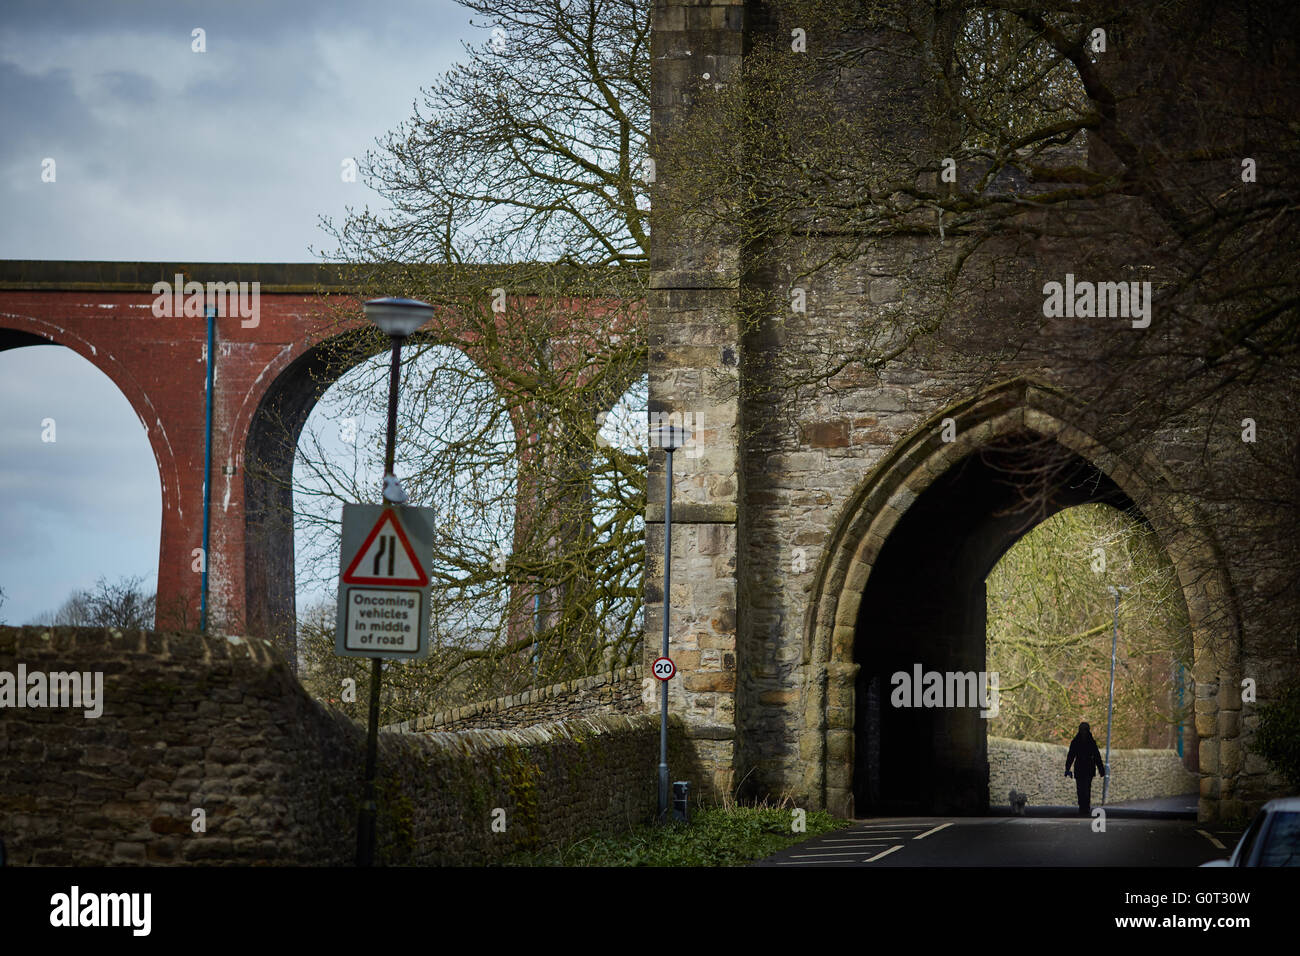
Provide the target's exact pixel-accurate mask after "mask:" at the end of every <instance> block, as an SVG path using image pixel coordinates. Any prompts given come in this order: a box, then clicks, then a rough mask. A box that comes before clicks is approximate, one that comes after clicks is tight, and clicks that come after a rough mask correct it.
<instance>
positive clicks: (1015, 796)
mask: <svg viewBox="0 0 1300 956" xmlns="http://www.w3.org/2000/svg"><path fill="white" fill-rule="evenodd" d="M1008 799H1009V800H1010V801H1011V812H1012V813H1014V814H1015V815H1016V816H1018V817H1023V816H1024V815H1025V803H1026V802H1027V801H1028V800H1029V795H1028V794H1025V793H1017V792H1016V791H1015V790H1014V789H1013V790H1012V791H1011V794H1010V796H1009V797H1008Z"/></svg>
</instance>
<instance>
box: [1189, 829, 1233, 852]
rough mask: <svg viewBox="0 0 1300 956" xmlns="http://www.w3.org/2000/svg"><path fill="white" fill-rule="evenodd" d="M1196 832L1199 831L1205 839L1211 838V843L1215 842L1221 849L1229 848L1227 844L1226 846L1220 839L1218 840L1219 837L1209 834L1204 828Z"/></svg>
mask: <svg viewBox="0 0 1300 956" xmlns="http://www.w3.org/2000/svg"><path fill="white" fill-rule="evenodd" d="M1196 832H1197V833H1199V834H1200V835H1201V836H1203V837H1205V839H1207V840H1209V841H1210V842H1211V843H1213V844H1214V845H1215V847H1217V848H1218V849H1220V850H1226V849H1227V847H1226V846H1224V845H1223V844H1222V843H1220V842H1219V840H1218V838H1217V837H1215V836H1212V835H1211V834H1209V833H1206V832H1205V831H1204V830H1197V831H1196Z"/></svg>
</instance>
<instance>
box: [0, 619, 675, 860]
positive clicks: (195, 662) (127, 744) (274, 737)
mask: <svg viewBox="0 0 1300 956" xmlns="http://www.w3.org/2000/svg"><path fill="white" fill-rule="evenodd" d="M19 664H22V665H25V668H26V671H27V673H28V674H32V673H34V672H37V671H41V672H46V673H48V672H60V671H61V672H68V671H74V670H75V671H81V672H95V671H98V672H101V673H102V675H103V694H102V708H103V710H102V714H101V715H100V716H98V717H87V716H86V715H85V712H84V710H83V709H82V708H74V707H40V708H22V709H18V708H15V707H13V706H11V703H12V702H11V701H5V698H4V697H3V696H0V701H5V702H4V706H3V709H0V837H2V838H3V840H4V842H5V847H6V850H7V852H8V857H9V860H10V861H11V862H12V863H16V864H53V865H70V864H88V865H104V864H113V863H122V864H151V863H152V864H207V865H212V864H225V865H232V864H233V865H250V864H272V865H334V866H342V865H351V863H352V862H353V859H354V853H355V846H356V837H355V834H356V821H357V808H358V801H359V796H360V782H361V776H362V766H363V759H364V740H365V728H364V726H363V725H362V724H360V723H358V722H356V721H354V720H352V719H350V718H348V717H346V716H345V715H343V714H342V713H341V712H339V711H337V710H335V709H333V708H331V707H328V706H326V705H323V704H321V703H319V702H318V701H316V700H314V699H312V698H311V697H310V696H309V695H308V694H307V693H306V691H304V690H303V688H302V687H301V685H300V684H298V682H297V680H296V679H295V678H294V676H293V674H292V672H291V671H290V669H289V667H288V665H287V664H286V662H285V660H284V659H283V658H282V657H281V656H280V655H279V654H278V653H277V652H276V651H274V650H273V649H272V648H271V646H270V645H269V644H267V643H266V642H264V641H262V640H260V639H247V638H238V637H231V638H225V637H204V636H201V635H193V634H175V633H168V634H162V633H151V632H140V631H134V632H121V631H116V630H103V629H93V628H54V629H47V628H41V627H26V628H10V627H2V628H0V695H2V694H3V693H4V689H5V687H6V685H7V686H8V687H9V688H10V691H12V687H13V683H14V680H13V677H12V676H10V677H8V678H6V675H16V674H17V673H18V667H19ZM670 759H671V761H672V769H673V774H674V777H675V778H676V779H696V780H698V779H700V775H699V771H698V769H696V768H695V765H694V764H693V757H692V756H691V755H689V754H688V753H687V752H686V751H685V749H684V748H683V747H682V746H681V734H680V725H677V724H675V725H674V727H673V732H672V734H671V736H670ZM657 764H658V720H657V719H656V717H655V716H653V715H650V714H645V715H640V716H631V717H629V716H624V715H617V714H616V715H610V716H607V717H582V718H577V719H573V720H568V721H564V722H560V723H550V724H540V725H537V726H534V727H530V728H527V729H522V730H513V731H504V730H466V731H459V732H453V733H381V734H380V738H379V767H380V771H379V777H378V789H379V795H380V813H379V821H378V842H379V853H378V858H379V860H380V861H381V862H384V863H387V864H390V865H391V864H412V865H463V864H481V863H485V862H490V861H494V860H500V859H502V858H504V857H505V856H507V855H509V854H510V853H513V852H515V851H516V850H520V849H525V848H533V847H542V846H548V845H558V844H563V843H565V842H568V841H571V840H573V839H577V838H579V837H581V836H583V835H586V834H588V833H591V832H594V831H598V830H611V829H618V828H623V827H626V826H627V825H629V824H635V823H640V822H644V821H648V820H649V819H650V818H651V817H652V816H653V812H654V805H655V799H656V773H657V769H656V768H657ZM496 808H500V809H502V810H504V812H505V817H504V819H505V824H506V826H505V830H504V832H499V833H498V832H493V830H492V821H493V811H494V809H496ZM196 811H202V813H201V818H202V820H203V824H204V826H203V827H202V828H200V829H199V830H197V831H196V828H197V827H198V820H199V818H200V814H197V813H196ZM497 816H498V818H499V816H500V815H499V814H498V815H497Z"/></svg>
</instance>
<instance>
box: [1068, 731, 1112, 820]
mask: <svg viewBox="0 0 1300 956" xmlns="http://www.w3.org/2000/svg"><path fill="white" fill-rule="evenodd" d="M1071 764H1073V765H1074V774H1073V776H1074V786H1075V789H1076V790H1078V792H1079V816H1081V817H1086V816H1089V815H1090V814H1091V813H1092V776H1093V768H1096V770H1097V772H1098V773H1100V774H1101V775H1102V776H1103V777H1104V776H1106V765H1105V764H1104V763H1102V760H1101V751H1100V750H1098V749H1097V741H1095V740H1093V739H1092V731H1091V730H1089V729H1088V725H1087V723H1082V724H1080V725H1079V732H1078V733H1077V734H1075V735H1074V739H1073V740H1071V741H1070V752H1069V754H1068V755H1067V756H1066V758H1065V775H1066V776H1067V777H1068V776H1070V775H1071V774H1070V765H1071Z"/></svg>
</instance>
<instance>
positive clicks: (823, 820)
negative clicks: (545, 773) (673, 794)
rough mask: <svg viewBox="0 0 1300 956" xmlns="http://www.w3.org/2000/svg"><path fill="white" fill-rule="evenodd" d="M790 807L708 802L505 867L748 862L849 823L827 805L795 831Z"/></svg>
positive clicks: (524, 856)
mask: <svg viewBox="0 0 1300 956" xmlns="http://www.w3.org/2000/svg"><path fill="white" fill-rule="evenodd" d="M795 819H796V817H795V814H794V811H793V809H792V808H782V807H771V806H755V807H731V808H723V807H710V808H707V809H699V810H694V811H692V813H691V822H690V823H689V824H686V823H670V824H667V825H665V826H653V825H650V826H641V827H637V828H635V829H633V830H628V831H625V832H623V833H615V834H598V835H596V836H591V837H587V838H586V839H583V840H579V841H578V842H577V843H573V844H571V845H569V846H566V847H563V848H562V849H558V850H556V849H552V850H539V851H536V852H532V853H518V854H515V855H514V856H512V857H511V858H510V859H509V860H507V861H506V865H507V866H744V865H746V864H748V863H752V862H754V861H755V860H761V859H762V858H763V857H766V856H771V855H772V854H773V853H775V852H777V851H778V850H783V849H785V848H786V847H788V846H792V845H794V844H796V843H799V842H801V841H803V840H806V839H808V838H809V837H813V836H818V835H820V834H822V833H829V832H830V831H831V830H838V829H840V828H841V827H846V826H848V825H849V821H847V820H839V819H837V818H835V817H833V816H831V815H830V814H829V813H826V812H825V811H823V810H817V811H809V812H808V813H807V814H806V816H805V819H804V824H805V826H806V829H805V831H804V832H802V833H796V832H794V831H793V829H792V827H793V826H794V822H795Z"/></svg>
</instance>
